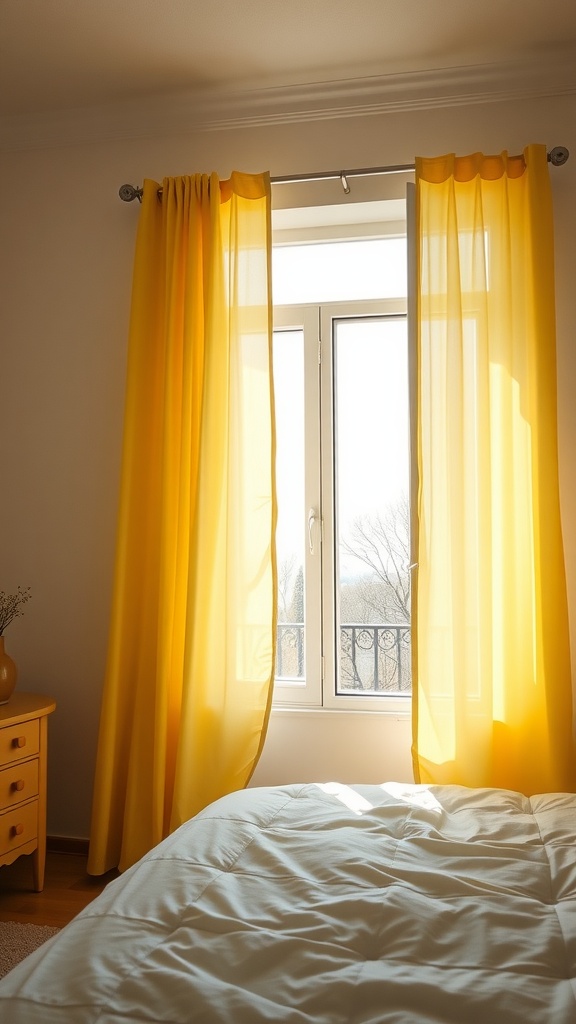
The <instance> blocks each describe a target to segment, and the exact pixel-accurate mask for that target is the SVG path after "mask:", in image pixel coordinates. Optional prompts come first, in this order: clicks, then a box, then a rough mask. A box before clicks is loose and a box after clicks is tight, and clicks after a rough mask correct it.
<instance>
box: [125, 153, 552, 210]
mask: <svg viewBox="0 0 576 1024" xmlns="http://www.w3.org/2000/svg"><path fill="white" fill-rule="evenodd" d="M547 156H548V163H550V164H552V165H553V166H554V167H561V166H562V164H565V163H566V161H567V159H568V157H569V156H570V152H569V150H567V149H566V147H565V146H554V148H553V149H551V150H550V152H549V153H548V154H547ZM415 169H416V167H415V164H389V165H388V166H385V167H355V168H353V169H352V170H350V171H316V172H314V173H312V174H288V175H283V176H281V177H274V178H272V177H271V178H270V184H271V185H288V184H290V183H292V184H297V183H298V182H304V181H328V180H330V179H333V178H339V179H340V181H341V182H342V188H343V189H344V191H345V193H346V194H348V193H349V191H350V186H349V185H348V180H347V179H348V178H360V177H362V176H363V175H368V174H372V175H378V174H402V172H409V171H414V170H415ZM142 192H143V189H142V188H137V187H136V186H135V185H121V187H120V189H119V192H118V194H119V196H120V199H123V200H124V202H125V203H131V202H132V201H133V200H134V199H137V200H138V201H139V202H142ZM158 195H162V189H158Z"/></svg>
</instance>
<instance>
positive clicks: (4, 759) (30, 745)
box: [0, 718, 40, 765]
mask: <svg viewBox="0 0 576 1024" xmlns="http://www.w3.org/2000/svg"><path fill="white" fill-rule="evenodd" d="M39 746H40V728H39V724H38V719H37V718H36V719H34V720H33V721H31V722H21V724H20V725H8V726H7V727H6V728H5V729H0V765H1V764H10V763H11V762H12V761H17V760H18V759H19V758H21V757H30V756H31V755H32V754H37V753H38V750H39Z"/></svg>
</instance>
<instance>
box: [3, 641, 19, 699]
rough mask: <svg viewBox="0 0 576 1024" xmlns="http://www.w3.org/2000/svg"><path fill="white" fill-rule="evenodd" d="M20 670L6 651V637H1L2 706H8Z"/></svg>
mask: <svg viewBox="0 0 576 1024" xmlns="http://www.w3.org/2000/svg"><path fill="white" fill-rule="evenodd" d="M17 675H18V670H17V668H16V664H15V662H14V661H13V660H12V658H11V657H10V655H9V654H6V651H5V650H4V637H3V636H0V704H7V703H8V701H9V700H10V697H11V696H12V693H13V691H14V687H15V686H16V677H17Z"/></svg>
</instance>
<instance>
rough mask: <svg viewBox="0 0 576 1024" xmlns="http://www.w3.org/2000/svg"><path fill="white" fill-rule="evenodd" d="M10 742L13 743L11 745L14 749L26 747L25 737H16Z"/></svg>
mask: <svg viewBox="0 0 576 1024" xmlns="http://www.w3.org/2000/svg"><path fill="white" fill-rule="evenodd" d="M12 742H13V745H14V746H15V747H25V746H26V737H25V736H16V738H15V739H14V740H13V741H12Z"/></svg>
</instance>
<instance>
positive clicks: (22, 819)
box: [0, 800, 38, 855]
mask: <svg viewBox="0 0 576 1024" xmlns="http://www.w3.org/2000/svg"><path fill="white" fill-rule="evenodd" d="M37 836H38V801H37V800H31V801H30V803H29V804H24V806H23V807H15V808H14V810H12V811H5V813H4V814H0V855H1V854H4V853H9V852H10V850H15V849H17V848H18V847H19V846H24V843H29V842H31V841H32V840H34V839H36V838H37Z"/></svg>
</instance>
